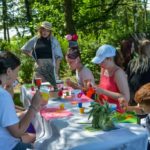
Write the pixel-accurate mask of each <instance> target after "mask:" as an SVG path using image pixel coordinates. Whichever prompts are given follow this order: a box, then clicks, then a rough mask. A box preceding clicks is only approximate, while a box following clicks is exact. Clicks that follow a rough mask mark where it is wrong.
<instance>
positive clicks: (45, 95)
mask: <svg viewBox="0 0 150 150" xmlns="http://www.w3.org/2000/svg"><path fill="white" fill-rule="evenodd" d="M40 92H41V96H42V100H43V101H42V104H43V105H44V104H45V105H46V104H47V103H48V99H49V98H50V95H49V91H48V90H46V89H40Z"/></svg>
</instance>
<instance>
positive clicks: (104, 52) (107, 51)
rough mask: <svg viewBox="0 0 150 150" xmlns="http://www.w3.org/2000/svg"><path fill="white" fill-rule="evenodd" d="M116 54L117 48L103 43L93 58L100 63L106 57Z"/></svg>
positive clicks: (94, 61) (96, 62)
mask: <svg viewBox="0 0 150 150" xmlns="http://www.w3.org/2000/svg"><path fill="white" fill-rule="evenodd" d="M115 55H116V49H115V48H114V47H113V46H111V45H107V44H105V45H102V46H100V47H99V48H98V50H97V52H96V56H95V57H94V58H93V59H92V62H93V63H95V64H100V63H101V62H102V61H103V60H104V59H106V58H108V57H114V56H115Z"/></svg>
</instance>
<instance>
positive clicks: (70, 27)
mask: <svg viewBox="0 0 150 150" xmlns="http://www.w3.org/2000/svg"><path fill="white" fill-rule="evenodd" d="M64 11H65V12H64V13H65V21H66V25H65V30H66V32H67V33H70V34H74V33H76V30H75V26H74V21H73V18H72V16H73V14H72V13H73V4H72V0H64Z"/></svg>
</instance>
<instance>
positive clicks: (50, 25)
mask: <svg viewBox="0 0 150 150" xmlns="http://www.w3.org/2000/svg"><path fill="white" fill-rule="evenodd" d="M40 28H44V29H47V30H52V24H51V23H50V22H48V21H44V22H42V24H41V25H40V27H39V29H40Z"/></svg>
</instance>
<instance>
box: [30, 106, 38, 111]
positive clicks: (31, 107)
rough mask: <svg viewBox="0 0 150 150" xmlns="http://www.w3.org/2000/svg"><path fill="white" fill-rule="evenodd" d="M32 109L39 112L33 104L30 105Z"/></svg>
mask: <svg viewBox="0 0 150 150" xmlns="http://www.w3.org/2000/svg"><path fill="white" fill-rule="evenodd" d="M29 108H30V109H33V110H34V111H35V112H38V110H37V108H35V107H34V106H33V105H30V107H29Z"/></svg>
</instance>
